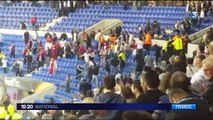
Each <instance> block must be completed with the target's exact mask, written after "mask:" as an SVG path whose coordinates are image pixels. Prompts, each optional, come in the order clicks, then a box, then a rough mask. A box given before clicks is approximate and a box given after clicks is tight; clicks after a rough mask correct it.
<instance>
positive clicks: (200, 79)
mask: <svg viewBox="0 0 213 120" xmlns="http://www.w3.org/2000/svg"><path fill="white" fill-rule="evenodd" d="M204 59H205V56H204V55H197V56H195V57H194V61H193V65H194V66H195V67H198V68H199V70H198V72H196V73H195V74H194V75H193V76H192V78H191V80H190V83H191V86H192V88H194V89H195V90H197V91H198V92H199V93H202V92H203V91H205V89H206V87H207V85H208V84H209V81H208V77H207V76H206V75H205V73H204V71H203V69H202V60H204Z"/></svg>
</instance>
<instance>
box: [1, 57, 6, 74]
mask: <svg viewBox="0 0 213 120" xmlns="http://www.w3.org/2000/svg"><path fill="white" fill-rule="evenodd" d="M2 69H3V73H4V74H7V59H6V57H4V58H3V59H2Z"/></svg>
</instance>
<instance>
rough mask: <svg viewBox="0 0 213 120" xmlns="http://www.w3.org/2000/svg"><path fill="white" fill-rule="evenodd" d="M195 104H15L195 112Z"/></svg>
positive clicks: (32, 107) (22, 105) (20, 106)
mask: <svg viewBox="0 0 213 120" xmlns="http://www.w3.org/2000/svg"><path fill="white" fill-rule="evenodd" d="M196 109H197V105H196V104H100V103H97V104H82V103H81V104H76V103H75V104H64V103H63V104H61V103H60V104H56V103H55V104H44V103H39V104H31V103H17V110H196Z"/></svg>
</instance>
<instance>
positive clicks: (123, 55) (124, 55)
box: [118, 51, 126, 61]
mask: <svg viewBox="0 0 213 120" xmlns="http://www.w3.org/2000/svg"><path fill="white" fill-rule="evenodd" d="M118 58H121V59H122V60H123V61H126V54H125V53H124V52H123V51H121V52H120V53H119V54H118Z"/></svg>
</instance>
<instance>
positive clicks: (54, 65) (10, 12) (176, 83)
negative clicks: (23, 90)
mask: <svg viewBox="0 0 213 120" xmlns="http://www.w3.org/2000/svg"><path fill="white" fill-rule="evenodd" d="M78 2H81V1H78ZM203 4H204V3H203ZM212 6H213V5H212ZM133 7H134V6H128V7H127V8H126V9H125V10H124V9H123V8H124V6H123V5H119V4H115V5H109V6H105V5H100V4H98V5H88V6H87V7H86V8H84V9H82V8H80V9H79V8H77V9H76V11H75V12H73V13H69V15H68V17H65V18H64V19H62V21H61V22H58V23H56V24H55V25H54V26H52V27H50V28H49V31H47V32H51V33H46V34H45V35H44V36H41V35H38V37H34V36H33V35H32V34H31V35H30V38H29V40H33V41H28V42H27V43H25V42H24V40H23V35H16V34H5V33H4V34H2V38H3V39H2V41H1V43H0V47H1V53H0V60H1V62H2V63H1V65H2V67H1V69H0V73H1V74H6V75H7V76H14V77H15V76H19V75H17V68H18V70H19V67H20V66H21V64H20V63H18V64H19V66H18V67H15V65H16V64H17V62H15V61H17V59H18V61H22V62H24V59H25V60H26V59H27V61H26V64H24V65H23V69H22V70H21V74H22V75H23V76H22V75H20V77H28V76H27V75H29V76H30V78H32V79H34V80H37V81H43V82H48V83H52V84H54V85H55V86H57V90H56V91H55V93H54V95H49V94H46V95H45V96H44V98H43V99H42V100H41V99H37V98H36V97H35V98H34V103H85V102H86V98H91V99H92V100H93V102H103V103H105V102H106V103H108V101H107V100H109V101H110V103H117V102H118V101H117V100H118V99H119V101H125V102H127V103H132V102H133V103H147V102H148V103H149V102H151V103H159V102H160V103H177V102H187V103H192V102H191V101H187V100H188V99H186V100H185V98H190V99H193V100H198V101H197V102H199V103H202V107H203V106H204V107H203V108H204V110H201V111H199V110H200V106H199V107H198V110H197V111H196V112H193V111H190V112H193V113H194V114H195V115H198V117H199V116H201V115H200V114H205V113H206V116H202V117H203V119H212V116H211V115H209V116H208V115H207V113H210V112H212V103H213V102H212V101H211V100H212V99H211V97H212V96H213V95H212V93H211V89H212V77H213V72H212V71H213V66H212V65H213V64H212V60H213V59H212V53H211V51H212V49H213V47H212V42H209V43H208V44H209V45H208V50H207V49H205V45H199V50H197V51H195V54H193V55H194V56H193V57H192V58H191V59H190V60H191V61H190V60H189V58H187V56H186V53H187V52H188V49H191V48H188V44H189V43H188V40H187V36H186V35H185V34H182V33H181V32H182V31H181V30H175V31H173V32H172V35H169V36H168V37H169V39H166V40H167V41H166V42H164V45H163V46H162V47H161V46H160V45H158V44H153V42H152V40H153V38H154V36H153V35H150V33H149V32H148V31H143V33H144V34H143V36H142V37H141V38H137V39H136V38H130V37H129V36H128V35H127V36H128V37H126V38H124V37H123V38H121V37H120V36H121V35H120V36H119V35H118V34H117V33H115V32H114V31H112V33H110V34H109V36H107V38H108V37H115V39H114V41H113V40H112V41H110V42H108V39H106V41H105V40H103V41H104V44H102V42H100V41H101V40H100V39H101V37H100V36H102V33H101V31H99V32H97V33H95V36H94V38H92V37H91V35H89V34H90V33H86V35H85V36H86V37H85V38H86V39H85V41H84V42H82V40H79V39H78V36H77V39H76V41H77V42H76V41H74V38H73V36H74V35H73V36H72V37H71V38H72V39H71V40H70V35H69V37H68V38H67V36H68V35H67V34H70V31H71V29H72V28H76V29H77V30H79V31H82V30H84V29H86V28H88V27H90V26H92V25H94V24H95V23H97V22H98V21H100V20H102V19H106V18H117V19H121V20H122V21H124V26H121V27H122V31H127V32H130V33H133V34H135V35H137V34H138V25H142V26H146V23H147V21H150V22H154V21H155V20H158V22H159V23H160V28H161V31H166V29H172V30H173V29H174V26H175V23H176V21H182V20H183V19H184V18H185V15H186V13H185V9H186V7H180V6H178V7H177V6H141V7H139V8H138V10H133ZM212 8H213V7H212ZM0 11H1V12H0V16H2V17H1V18H0V19H1V20H0V21H2V22H1V23H0V28H9V29H18V28H19V25H20V21H22V20H24V21H28V22H29V19H30V17H31V16H32V15H35V16H36V17H37V18H38V26H39V27H40V26H42V25H43V24H45V23H47V22H50V21H51V20H52V19H53V18H56V17H57V16H58V12H56V10H55V8H51V7H49V6H42V5H41V6H37V7H35V6H33V5H32V3H12V4H7V5H3V6H0ZM17 13H20V14H19V15H17ZM211 15H212V11H210V9H209V11H208V14H207V17H206V20H205V22H204V23H202V24H198V25H199V26H198V27H196V28H195V30H194V31H198V30H200V29H202V28H204V27H206V26H209V25H210V24H211V23H212V21H211V17H212V16H211ZM193 29H194V28H193ZM52 32H63V34H60V35H61V36H59V35H58V36H53V34H52ZM211 32H212V31H211ZM163 33H164V32H163ZM116 35H117V36H116ZM212 35H213V34H212V33H209V35H208V36H207V38H208V40H209V41H212V40H213V37H212ZM147 36H148V37H147ZM90 37H91V38H90ZM89 38H90V39H89ZM102 39H104V38H102ZM124 39H125V40H124ZM39 41H40V42H41V44H42V45H41V44H39V43H38V42H39ZM80 41H81V42H80ZM88 41H90V42H88ZM30 42H32V43H30ZM144 43H150V44H151V45H150V44H148V45H147V44H146V45H145V44H144ZM13 45H15V56H14V57H13V55H12V54H11V53H12V52H11V51H12V50H13V47H12V46H13ZM95 45H97V46H98V47H97V46H95ZM149 45H150V46H149ZM32 46H34V47H35V46H36V51H35V53H34V54H31V52H33V47H32ZM141 46H142V47H141ZM25 49H27V50H29V52H26V55H23V51H24V50H25ZM206 51H207V52H206ZM42 55H44V60H43V59H42ZM30 56H32V61H31V62H29V61H30V60H29V59H30ZM5 59H6V60H7V62H5ZM193 60H194V64H193ZM3 61H4V62H3ZM202 61H203V63H202ZM28 62H29V63H28ZM39 62H43V64H44V65H42V67H39V68H38V66H39ZM5 63H7V64H5ZM34 64H35V69H34ZM115 64H116V65H115ZM5 66H7V67H6V68H7V69H6V70H7V73H5V69H4V68H5ZM209 66H210V67H209ZM96 67H97V68H98V70H97V69H96ZM194 68H196V69H194ZM29 69H30V71H29ZM200 71H201V72H200ZM19 72H20V71H19ZM97 72H98V74H96V73H97ZM189 73H190V74H193V75H192V76H187V75H188V74H189ZM197 76H198V77H202V81H201V80H200V79H199V80H197V79H196V78H197ZM96 77H97V81H95V78H96ZM141 77H142V78H143V79H141ZM189 79H191V80H190V82H191V85H189ZM209 79H210V80H209ZM197 82H199V83H200V84H199V85H197V84H196V83H197ZM107 83H110V84H107ZM156 83H159V84H156ZM86 84H89V86H87V85H86ZM90 85H91V88H90ZM201 85H202V86H201ZM100 86H102V87H105V91H104V92H102V91H101V90H100V89H101V87H100ZM124 86H125V87H127V88H128V89H130V91H131V92H130V93H131V94H132V96H133V97H132V98H129V99H131V101H129V99H128V98H125V97H124V95H125V92H126V91H125V90H126V89H125V90H124ZM186 86H187V87H186ZM189 86H190V87H189ZM170 87H173V88H177V89H171V88H170ZM198 87H202V89H201V91H202V92H204V94H203V93H202V92H201V91H198V90H197V89H198ZM111 88H112V89H111ZM179 88H181V90H180V89H179ZM97 89H99V90H98V92H97V91H96V90H97ZM170 89H171V90H170ZM88 91H89V92H91V91H92V94H88ZM106 91H110V92H107V93H106ZM168 91H169V93H168ZM209 91H210V92H209ZM96 92H97V93H96ZM108 93H110V94H112V96H107V94H108ZM173 94H178V95H177V96H175V95H174V96H173ZM181 95H183V96H181ZM100 96H101V97H104V98H103V99H100ZM106 96H107V97H106ZM201 96H203V98H202V99H201ZM169 98H170V99H169ZM171 98H172V99H171ZM3 100H4V99H3ZM87 102H88V101H87ZM90 102H91V103H92V101H89V103H90ZM207 103H208V104H207ZM4 104H5V101H4ZM1 106H2V104H1V105H0V107H1ZM208 107H209V108H210V110H209V109H208ZM205 108H207V109H205ZM0 111H1V109H0ZM42 112H44V111H42ZM42 112H40V113H42ZM57 112H61V111H57ZM115 112H118V111H115ZM173 112H174V113H175V114H176V116H178V115H179V114H182V113H181V112H180V113H179V112H176V111H173ZM203 112H204V113H203ZM88 113H89V111H88ZM174 113H172V112H167V111H162V110H160V111H159V110H156V111H147V113H146V114H148V115H149V117H150V118H152V119H154V118H155V119H173V117H174V116H172V115H171V114H174ZM186 113H187V112H186ZM61 114H62V113H61ZM69 114H71V113H69ZM72 114H73V115H75V116H77V117H79V118H81V117H82V116H84V115H85V114H86V115H88V114H87V113H82V114H80V111H78V112H77V113H72ZM91 114H92V113H91ZM107 114H108V113H107ZM109 114H110V112H109ZM127 114H128V113H126V115H125V116H123V117H127V116H128V115H127ZM151 114H152V115H153V116H151ZM39 117H40V119H41V118H42V116H39ZM84 117H85V116H84ZM96 117H97V116H95V118H96ZM98 117H100V116H98ZM108 117H112V118H111V119H117V118H120V119H121V117H122V116H119V114H116V115H114V116H113V115H111V116H102V118H101V119H104V118H105V119H109V118H108ZM184 117H186V118H189V119H194V118H193V117H194V116H189V115H186V116H184ZM1 118H5V117H2V116H0V119H1ZM54 119H56V118H54ZM86 119H90V118H87V117H86ZM181 119H182V118H181Z"/></svg>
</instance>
